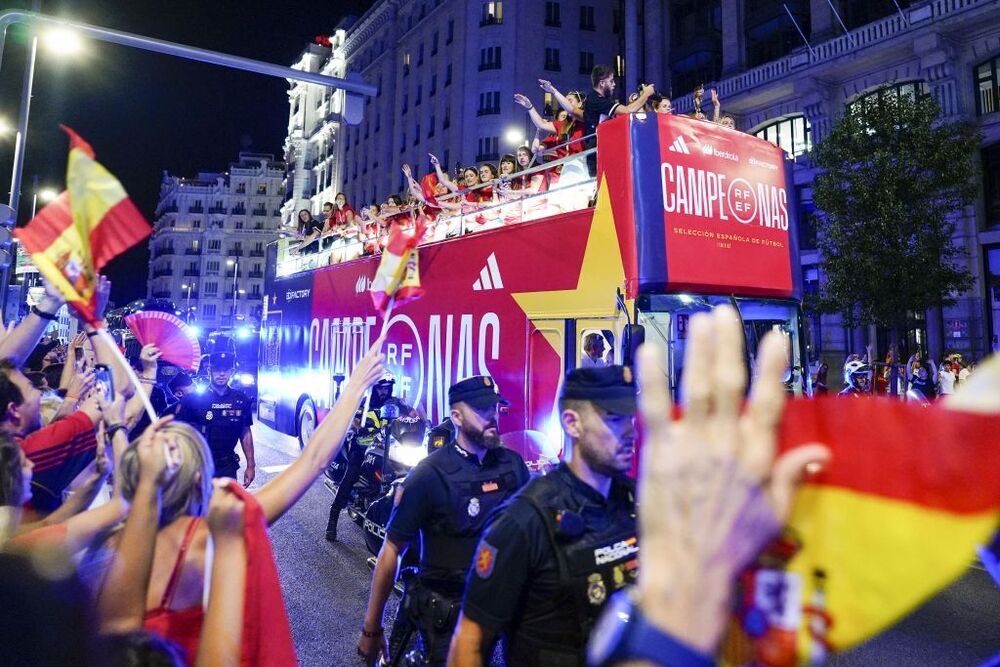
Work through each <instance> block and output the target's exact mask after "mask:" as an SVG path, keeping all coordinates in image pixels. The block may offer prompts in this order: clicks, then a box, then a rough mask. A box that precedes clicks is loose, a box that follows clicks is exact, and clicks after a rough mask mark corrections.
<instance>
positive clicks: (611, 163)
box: [259, 114, 808, 464]
mask: <svg viewBox="0 0 1000 667" xmlns="http://www.w3.org/2000/svg"><path fill="white" fill-rule="evenodd" d="M597 135H598V136H597V138H598V145H599V147H600V150H599V152H598V156H597V173H598V177H597V178H596V179H590V180H587V172H586V159H587V153H586V152H584V153H581V154H578V155H576V156H571V157H570V158H567V160H565V161H564V162H566V164H564V165H563V166H562V174H561V175H560V178H559V181H558V183H556V184H555V185H554V186H553V187H550V188H549V189H548V190H547V191H544V192H539V193H537V194H534V195H532V196H530V197H522V198H521V199H518V200H514V199H510V200H506V202H502V203H501V204H499V205H497V206H494V207H490V208H488V209H487V210H478V211H476V212H474V213H470V214H467V215H465V216H464V217H463V219H461V220H459V221H458V224H459V227H460V228H461V229H462V230H463V231H466V230H467V229H468V228H469V227H470V226H471V227H479V226H482V227H484V228H486V229H484V230H483V231H477V232H476V233H474V234H465V235H459V236H458V237H456V238H447V239H444V240H440V241H433V242H429V243H425V244H423V245H421V246H420V251H419V252H420V272H421V281H422V284H423V287H424V289H425V290H426V295H425V296H424V297H423V298H421V299H419V300H417V301H414V302H411V303H408V304H406V305H405V306H403V307H401V308H398V309H396V310H394V311H393V312H392V315H391V319H390V321H389V328H388V337H387V342H386V346H385V352H386V355H387V360H388V366H389V368H390V370H391V371H392V372H393V373H394V374H395V376H396V378H397V381H396V395H398V396H401V397H402V398H404V399H405V400H406V401H407V402H408V403H410V404H413V405H416V406H419V408H420V409H422V410H423V412H424V413H425V414H426V416H427V417H428V418H429V419H430V420H431V421H432V422H434V423H436V422H437V421H439V420H441V419H443V418H444V417H445V416H446V415H447V414H448V406H447V390H448V387H449V385H451V384H452V383H454V382H455V381H457V380H460V379H463V378H465V377H468V376H471V375H475V374H489V375H490V376H492V377H493V378H494V379H495V380H496V382H497V385H498V387H499V389H500V391H501V393H502V394H503V395H504V396H505V397H507V398H508V399H510V401H511V405H510V407H509V409H508V411H507V412H506V414H504V415H503V416H502V417H501V432H503V433H504V434H505V435H504V441H505V444H507V446H509V447H512V448H514V449H515V450H517V451H519V452H520V453H521V454H522V455H523V456H524V458H525V460H526V461H529V462H530V463H535V464H538V463H539V462H543V461H547V460H551V459H552V458H554V457H556V456H558V455H559V454H560V452H561V449H562V431H561V428H560V425H559V422H558V412H557V410H556V396H557V391H558V386H559V382H560V380H561V379H562V377H563V376H564V374H565V373H566V371H568V370H569V369H572V368H575V367H577V366H578V365H580V364H582V363H597V364H600V363H622V362H628V360H629V359H630V357H631V353H632V352H633V351H634V348H635V346H636V345H638V344H639V343H640V342H641V341H642V340H643V339H654V338H655V339H657V340H659V341H660V342H661V343H662V345H663V347H664V349H665V350H666V351H667V352H666V358H664V360H663V363H664V368H665V370H666V371H667V375H668V377H669V378H670V383H671V386H672V388H673V390H674V391H675V393H676V391H677V387H679V380H680V378H681V376H682V374H683V370H684V369H683V365H682V363H683V358H684V346H685V340H686V332H687V323H688V319H689V317H690V316H691V315H692V314H694V313H696V312H699V311H704V310H710V309H711V308H713V307H715V306H716V305H718V304H721V303H729V304H733V305H735V306H736V308H737V309H738V312H739V313H740V315H741V317H742V319H743V324H744V330H745V332H746V342H747V351H748V355H747V357H748V358H747V363H748V364H751V363H752V358H753V355H754V353H755V351H756V348H757V343H758V341H759V340H760V339H761V338H762V337H763V335H764V333H765V332H766V331H768V330H771V329H775V328H778V329H781V330H783V331H785V332H787V334H788V335H789V336H790V338H791V341H792V346H791V349H792V352H791V355H792V358H791V359H790V365H791V367H792V369H793V372H792V374H791V376H790V378H789V381H788V385H789V390H790V391H793V392H794V393H805V392H807V391H808V386H807V385H808V373H807V372H803V371H802V370H801V369H802V368H804V367H805V365H806V356H805V355H806V346H805V335H804V331H803V326H802V316H801V283H800V272H799V271H798V249H797V246H796V234H795V222H796V211H795V205H794V201H795V199H794V197H791V196H790V194H791V193H794V189H793V188H792V186H791V184H790V180H789V179H790V172H791V170H790V169H786V165H785V159H784V154H783V153H782V151H781V150H780V149H779V148H777V147H776V146H774V145H773V144H770V143H768V142H765V141H763V140H761V139H757V138H755V137H752V136H749V135H746V134H742V133H739V132H736V131H733V130H728V129H726V128H723V127H721V126H718V125H715V124H713V123H708V122H704V121H697V120H693V119H689V118H684V117H675V116H665V115H657V114H634V115H631V116H625V117H619V118H615V119H613V120H609V121H606V122H604V123H602V124H601V125H600V126H599V129H598V133H597ZM538 169H539V172H541V171H544V170H549V172H550V173H551V165H545V166H543V167H540V168H538ZM574 174H576V176H574ZM581 174H582V177H581V176H580V175H581ZM581 193H583V194H582V196H581ZM591 204H593V205H591ZM574 207H575V209H576V210H573V209H574ZM512 209H516V210H517V211H525V212H528V211H530V214H528V213H525V214H524V215H523V217H522V218H518V217H517V216H513V217H514V218H515V219H516V220H518V221H517V224H509V223H510V222H512V220H511V218H512V215H511V210H512ZM465 218H468V220H467V219H465ZM484 220H486V221H487V222H489V221H490V220H495V221H498V222H497V224H496V226H495V228H489V227H490V226H491V224H483V222H484ZM504 223H506V224H504ZM439 224H450V225H452V227H454V226H455V220H454V219H452V220H451V221H445V222H440V221H439ZM271 250H272V252H271V255H272V257H273V259H272V261H271V262H269V266H268V274H267V276H266V281H265V307H264V319H263V323H262V326H261V363H260V368H259V418H260V420H261V421H262V422H264V423H266V424H268V425H269V426H271V427H273V428H275V429H277V430H279V431H282V432H284V433H288V434H292V435H298V436H299V438H300V442H302V443H304V442H305V441H306V440H307V439H308V437H309V435H310V434H311V432H312V430H313V429H314V427H315V425H316V423H317V420H319V419H322V418H323V416H324V415H325V413H326V411H327V410H329V408H330V406H331V405H332V402H333V401H334V400H335V399H336V397H337V395H338V392H339V390H340V387H341V383H342V382H343V381H344V379H345V378H346V377H348V376H349V374H350V372H351V369H352V368H353V366H354V364H355V363H356V362H357V360H358V359H360V357H361V356H362V354H363V353H364V351H365V350H366V349H367V348H368V346H369V345H370V343H371V342H372V341H373V340H374V339H375V337H376V336H377V335H378V332H379V330H380V326H381V321H380V318H379V317H378V316H377V314H376V312H375V310H374V308H373V306H372V301H371V298H370V297H369V294H368V287H369V285H370V281H371V279H372V277H373V276H374V274H375V270H376V267H377V265H378V257H377V256H375V257H372V256H367V257H358V258H356V259H350V258H349V253H348V254H345V253H344V252H342V251H339V257H335V259H339V260H341V261H339V263H336V264H330V265H326V266H319V267H316V268H310V267H309V266H308V265H304V263H306V262H308V263H311V264H315V263H320V264H321V263H324V262H326V261H329V259H327V258H324V257H323V256H318V257H317V256H314V257H310V258H308V259H303V258H299V257H297V256H286V255H285V254H284V248H283V247H272V249H271ZM587 343H589V345H588V344H587ZM585 348H587V350H585ZM600 350H606V354H605V355H603V356H601V354H600ZM588 352H590V354H589V355H588Z"/></svg>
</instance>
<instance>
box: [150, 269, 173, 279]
mask: <svg viewBox="0 0 1000 667" xmlns="http://www.w3.org/2000/svg"><path fill="white" fill-rule="evenodd" d="M172 275H174V270H173V269H160V270H159V271H153V277H154V278H162V277H164V276H172Z"/></svg>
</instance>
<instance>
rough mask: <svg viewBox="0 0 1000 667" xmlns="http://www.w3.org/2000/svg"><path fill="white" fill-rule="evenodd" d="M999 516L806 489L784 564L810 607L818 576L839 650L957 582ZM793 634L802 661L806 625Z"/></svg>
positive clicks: (805, 653) (798, 503)
mask: <svg viewBox="0 0 1000 667" xmlns="http://www.w3.org/2000/svg"><path fill="white" fill-rule="evenodd" d="M997 523H998V513H997V512H983V513H979V514H955V513H951V512H945V511H941V510H930V509H927V508H923V507H920V506H917V505H914V504H912V503H907V502H902V501H898V500H890V499H886V498H879V497H876V496H872V495H868V494H860V493H857V492H854V491H849V490H845V489H838V488H831V487H817V486H808V485H807V486H805V487H803V488H802V489H801V491H800V492H799V495H798V498H797V499H796V503H795V508H794V511H793V515H792V519H791V521H790V526H791V527H792V528H793V529H794V530H795V531H797V533H798V535H799V536H800V538H801V539H802V546H803V548H802V551H800V552H799V553H798V554H796V556H795V557H794V558H793V559H792V561H791V562H790V563H789V570H790V571H792V572H796V573H798V574H799V575H800V576H801V577H802V583H803V597H802V601H803V604H806V605H808V604H810V603H811V601H812V600H813V593H814V590H815V583H816V578H815V576H814V572H815V571H816V570H817V569H821V570H823V572H824V573H825V574H826V581H825V585H824V591H825V598H826V609H827V611H828V612H829V613H830V614H832V615H833V627H832V628H831V630H830V633H829V639H830V641H831V642H832V643H833V645H834V646H836V647H837V648H838V649H845V648H847V647H849V646H852V645H854V644H857V643H859V642H861V641H864V640H865V639H867V638H869V637H871V636H872V635H874V634H876V633H878V632H880V631H881V630H883V629H885V628H886V627H888V626H889V625H891V624H892V623H894V622H896V621H897V620H899V619H900V618H901V617H902V616H904V615H905V614H907V613H908V612H910V611H911V610H912V609H913V608H915V607H916V606H918V605H919V604H921V603H922V602H923V601H924V600H926V599H927V598H929V597H931V596H932V595H934V594H935V593H937V592H938V591H940V590H941V589H942V588H944V587H945V586H947V585H948V584H949V583H951V582H952V581H954V580H955V579H956V578H957V577H959V576H960V575H961V574H962V572H963V571H964V570H965V569H966V568H967V567H968V565H969V563H970V562H971V560H972V558H973V557H974V553H975V552H974V548H975V546H976V545H977V544H982V543H984V542H985V541H987V540H988V539H989V537H990V536H991V535H992V534H993V532H994V531H995V530H996V528H997ZM800 628H801V631H800V633H799V650H800V656H808V655H809V650H808V649H809V644H810V642H809V634H808V619H803V623H802V625H801V626H800Z"/></svg>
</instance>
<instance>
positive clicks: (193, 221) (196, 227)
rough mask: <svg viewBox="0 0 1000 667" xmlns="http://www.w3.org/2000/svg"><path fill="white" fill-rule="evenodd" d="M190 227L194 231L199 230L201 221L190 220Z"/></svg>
mask: <svg viewBox="0 0 1000 667" xmlns="http://www.w3.org/2000/svg"><path fill="white" fill-rule="evenodd" d="M191 227H193V228H194V229H201V220H192V221H191Z"/></svg>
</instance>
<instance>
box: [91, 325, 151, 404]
mask: <svg viewBox="0 0 1000 667" xmlns="http://www.w3.org/2000/svg"><path fill="white" fill-rule="evenodd" d="M97 335H98V336H100V338H101V340H103V341H104V342H105V343H107V345H108V347H110V348H111V349H112V350H113V352H112V354H114V355H115V356H117V357H118V362H119V363H121V365H122V366H123V367H124V368H125V374H126V375H128V379H129V380H130V381H131V382H132V384H133V385H134V386H135V390H136V391H137V392H139V397H140V398H141V399H142V405H143V407H145V408H146V414H147V415H149V421H150V423H153V422H155V421H156V420H157V416H156V410H154V409H153V404H152V403H150V402H149V396H147V395H146V392H144V391H143V390H142V386H141V385H140V383H139V377H138V376H137V375H136V374H135V371H134V370H132V365H131V364H129V362H128V360H127V359H126V358H125V355H124V354H122V351H121V350H119V349H118V343H116V342H115V339H114V338H112V337H111V334H109V333H108V330H107V329H105V328H104V327H98V329H97Z"/></svg>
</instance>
